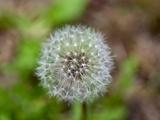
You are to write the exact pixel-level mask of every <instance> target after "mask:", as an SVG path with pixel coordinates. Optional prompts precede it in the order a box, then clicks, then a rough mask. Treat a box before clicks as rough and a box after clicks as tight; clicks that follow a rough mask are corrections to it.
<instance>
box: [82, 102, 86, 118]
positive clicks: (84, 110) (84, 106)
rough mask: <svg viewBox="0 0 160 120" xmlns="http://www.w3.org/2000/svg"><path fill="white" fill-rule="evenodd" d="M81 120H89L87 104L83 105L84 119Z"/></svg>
mask: <svg viewBox="0 0 160 120" xmlns="http://www.w3.org/2000/svg"><path fill="white" fill-rule="evenodd" d="M81 120H87V104H86V103H85V102H84V103H82V117H81Z"/></svg>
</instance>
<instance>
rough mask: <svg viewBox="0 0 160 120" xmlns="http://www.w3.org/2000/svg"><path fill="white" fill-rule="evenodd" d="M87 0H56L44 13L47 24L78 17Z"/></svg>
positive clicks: (59, 22)
mask: <svg viewBox="0 0 160 120" xmlns="http://www.w3.org/2000/svg"><path fill="white" fill-rule="evenodd" d="M86 5H87V0H57V1H56V2H55V3H54V4H53V6H52V7H50V8H49V9H48V10H47V12H46V13H45V14H44V16H43V17H44V19H45V20H46V21H47V24H49V25H50V24H56V25H57V24H61V23H64V22H68V21H71V20H75V19H76V18H78V17H80V16H81V15H82V13H83V12H84V9H85V7H86Z"/></svg>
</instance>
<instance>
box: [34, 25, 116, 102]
mask: <svg viewBox="0 0 160 120" xmlns="http://www.w3.org/2000/svg"><path fill="white" fill-rule="evenodd" d="M104 41H105V39H104V37H103V35H101V34H100V33H99V32H96V31H95V30H94V29H92V28H89V27H85V26H65V27H64V28H62V29H58V30H56V31H55V32H54V33H53V34H51V35H50V38H49V39H47V41H46V43H45V44H43V48H44V49H43V50H42V54H41V58H40V60H39V62H38V64H39V66H38V67H37V69H36V73H37V76H38V77H39V78H40V80H41V83H42V86H43V87H44V88H46V89H47V92H48V94H49V95H50V96H55V97H57V99H58V100H59V101H62V100H64V101H69V102H70V103H72V102H73V101H80V102H83V101H93V100H94V99H95V98H98V97H99V96H101V95H103V94H104V93H105V92H106V89H107V85H108V84H109V83H110V80H111V76H110V72H111V69H112V67H113V61H112V57H111V56H110V53H111V52H110V49H109V47H108V45H107V44H104Z"/></svg>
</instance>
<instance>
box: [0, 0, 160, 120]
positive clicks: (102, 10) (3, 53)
mask: <svg viewBox="0 0 160 120" xmlns="http://www.w3.org/2000/svg"><path fill="white" fill-rule="evenodd" d="M159 8H160V1H159V0H152V1H150V0H0V120H80V118H81V114H82V113H81V109H82V108H81V105H80V104H79V103H75V104H73V105H68V103H65V102H60V103H59V102H58V101H56V99H55V98H49V97H48V96H47V95H46V91H45V90H44V89H43V88H42V87H41V86H39V80H38V79H37V77H36V76H35V75H34V69H35V67H36V65H37V64H36V61H37V59H38V56H39V52H40V45H41V43H42V42H43V41H45V38H46V37H47V36H48V35H49V33H50V32H53V31H54V30H55V29H56V28H58V27H61V26H63V25H65V24H73V25H77V24H82V25H87V26H91V27H94V28H95V29H97V30H99V31H101V32H102V33H103V34H104V35H106V36H107V43H108V44H109V46H110V47H111V49H112V54H113V56H114V61H115V69H114V70H113V71H112V76H113V81H112V83H111V84H110V86H109V87H108V92H107V93H106V95H105V96H104V97H101V98H99V99H97V100H96V101H94V102H93V103H90V104H89V105H88V109H89V110H88V120H160V62H159V61H160V12H159Z"/></svg>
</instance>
